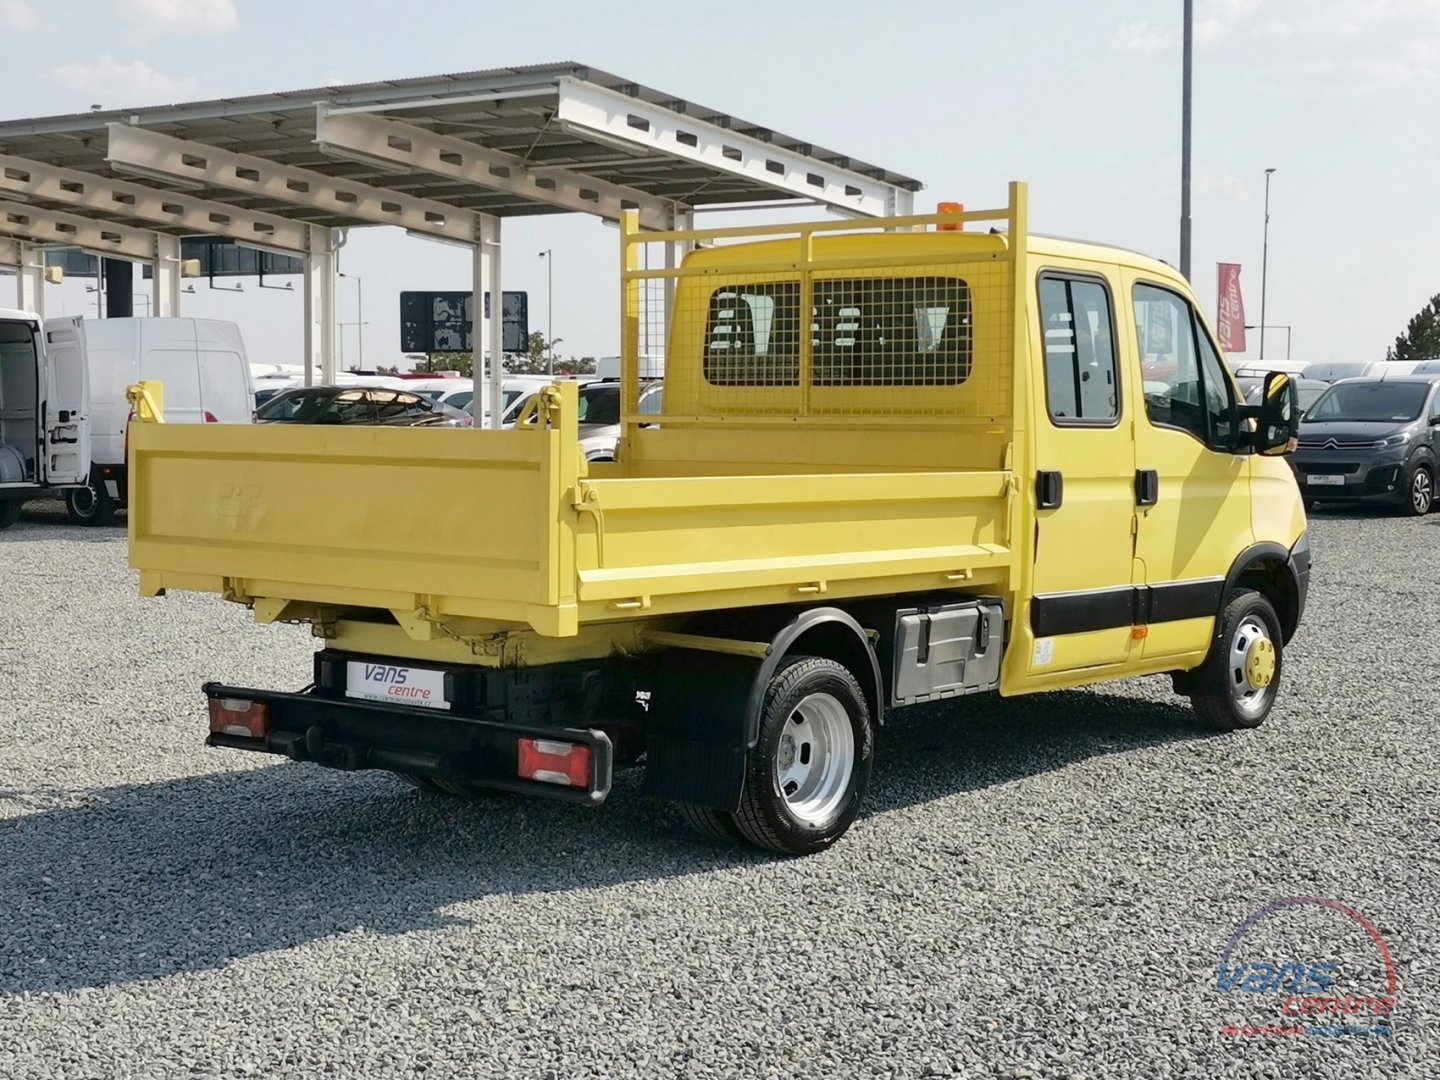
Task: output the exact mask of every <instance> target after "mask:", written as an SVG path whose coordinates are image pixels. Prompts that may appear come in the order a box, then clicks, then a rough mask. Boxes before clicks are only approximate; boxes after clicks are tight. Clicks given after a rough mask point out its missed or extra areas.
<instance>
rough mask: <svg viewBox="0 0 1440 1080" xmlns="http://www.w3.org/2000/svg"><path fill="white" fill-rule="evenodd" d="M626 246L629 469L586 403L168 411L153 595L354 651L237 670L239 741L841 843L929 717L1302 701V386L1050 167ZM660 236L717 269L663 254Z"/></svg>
mask: <svg viewBox="0 0 1440 1080" xmlns="http://www.w3.org/2000/svg"><path fill="white" fill-rule="evenodd" d="M621 238H622V239H621V242H622V248H623V262H622V272H621V273H622V288H621V293H622V305H623V306H622V318H623V321H622V354H623V358H624V363H623V375H622V378H621V386H620V392H621V402H622V405H621V421H622V424H623V430H622V435H621V439H620V443H619V446H618V449H617V453H616V457H617V458H618V460H617V461H615V462H604V463H599V462H597V463H587V462H586V460H585V457H584V455H583V454H582V453H581V452H580V449H579V436H578V423H579V422H580V421H581V420H582V419H583V418H582V417H580V416H579V415H578V409H579V404H580V401H579V398H578V397H577V393H576V387H575V386H574V385H573V384H565V385H557V386H553V387H550V388H548V389H547V390H545V391H544V392H543V393H542V394H541V395H540V396H539V398H537V400H536V402H535V403H534V404H532V405H531V406H530V408H529V410H528V411H529V413H530V415H529V416H528V417H527V418H526V419H525V420H524V421H522V422H521V423H520V424H518V425H517V426H516V427H515V428H514V429H511V430H506V431H495V430H465V429H459V430H450V429H447V430H435V429H424V428H403V429H395V428H378V427H377V428H348V427H305V426H279V425H273V426H272V425H266V426H234V425H200V424H194V425H168V424H164V423H157V422H143V421H145V420H150V421H154V420H159V419H160V416H159V415H158V413H159V410H158V408H157V407H155V405H154V403H153V396H152V395H151V394H150V393H149V392H148V391H147V390H146V388H144V387H137V388H136V389H135V393H134V396H135V398H136V400H137V408H138V409H139V413H140V415H141V419H142V422H140V423H137V424H135V425H134V426H133V428H132V432H131V437H130V453H131V470H132V471H131V476H132V477H134V479H135V483H134V491H135V494H136V497H135V499H134V501H133V502H132V506H131V510H130V526H129V527H130V553H131V561H132V564H133V565H134V566H135V567H136V568H138V569H139V571H140V583H141V589H142V591H143V592H144V593H145V594H147V595H158V594H160V593H163V592H164V591H166V590H168V589H192V590H202V591H207V592H216V593H220V594H222V595H223V596H224V597H226V598H227V599H230V600H234V601H237V602H240V603H244V604H248V605H250V606H251V607H252V608H253V609H254V613H255V618H256V620H257V621H258V622H261V623H270V622H276V621H286V622H293V621H300V622H307V623H309V624H310V625H311V626H312V628H313V631H314V633H315V635H316V636H318V637H320V638H323V639H324V647H323V649H321V650H320V651H319V652H317V653H316V655H315V674H314V683H313V685H312V686H310V687H308V688H307V689H305V690H302V691H299V692H293V693H292V692H282V691H276V690H259V689H248V688H242V687H234V686H221V685H216V684H207V685H206V686H205V687H204V693H205V695H206V696H207V698H208V699H209V709H210V736H209V743H210V744H211V745H213V746H225V747H233V748H235V749H241V750H253V751H259V752H263V753H270V754H283V755H286V756H288V757H290V758H292V759H294V760H296V761H308V762H314V763H315V764H318V765H323V766H328V767H331V768H338V769H385V770H390V771H393V772H395V773H397V774H400V775H401V776H402V777H404V778H406V779H407V780H409V781H411V782H413V783H415V784H417V785H419V786H422V787H426V788H431V789H436V788H440V789H444V790H447V791H451V792H455V793H461V794H473V793H479V792H483V791H489V790H496V789H503V790H509V791H518V792H526V793H531V794H542V795H551V796H556V797H560V798H568V799H573V800H577V801H582V802H594V803H598V802H600V801H601V800H603V799H604V798H605V796H606V794H607V793H608V792H609V790H610V786H611V778H612V774H613V772H614V770H615V769H617V768H620V767H623V766H625V765H628V764H633V763H636V762H641V761H643V767H644V770H645V790H646V792H647V793H648V794H649V795H651V796H653V797H656V798H660V799H665V800H669V801H672V802H675V803H678V804H680V805H681V806H683V807H684V808H685V812H686V814H687V815H688V816H689V817H690V819H691V820H692V821H693V822H694V823H695V824H697V825H698V826H699V827H701V828H702V829H704V830H706V831H708V832H710V833H712V834H714V835H721V836H731V837H737V838H743V839H745V840H749V841H751V842H753V843H756V844H759V845H762V846H764V847H768V848H772V849H775V850H778V851H783V852H794V853H804V852H810V851H816V850H819V849H821V848H824V847H825V846H827V845H829V844H831V843H833V842H834V841H835V840H836V839H837V838H839V837H840V836H841V835H842V834H843V833H844V832H845V830H846V829H847V828H848V827H849V826H850V824H851V822H853V821H854V820H855V817H856V814H857V813H858V811H859V809H860V805H861V802H862V800H863V799H864V797H865V792H866V787H867V785H868V782H869V778H870V771H871V765H872V763H873V761H874V756H875V754H876V752H877V745H878V744H877V735H878V733H879V731H880V728H881V725H882V724H883V722H884V719H885V717H886V714H887V713H888V712H889V711H890V710H892V709H897V708H900V707H901V706H904V705H910V704H914V703H917V702H929V701H937V700H940V699H944V698H950V697H957V696H960V695H965V694H972V693H978V692H981V691H990V690H998V691H999V692H1000V693H1001V694H1006V695H1014V694H1027V693H1034V692H1036V691H1044V690H1055V689H1060V688H1065V687H1074V686H1080V685H1082V684H1086V683H1095V682H1101V681H1104V680H1107V679H1117V678H1123V677H1126V676H1131V675H1140V674H1153V673H1167V672H1168V673H1171V674H1172V675H1173V677H1174V683H1175V687H1176V689H1177V691H1178V692H1180V693H1182V694H1186V695H1188V696H1189V697H1190V698H1191V699H1192V701H1193V702H1194V706H1195V709H1196V711H1197V713H1198V714H1199V717H1200V718H1201V719H1202V720H1203V721H1204V722H1206V723H1208V724H1211V725H1214V726H1216V727H1220V728H1226V729H1232V728H1245V727H1254V726H1256V725H1258V724H1259V723H1261V722H1262V721H1263V720H1264V719H1265V717H1266V715H1267V714H1268V713H1269V711H1270V709H1271V706H1272V704H1273V703H1274V701H1275V697H1276V693H1277V691H1278V688H1279V685H1280V675H1281V669H1282V662H1281V657H1282V653H1283V649H1284V644H1285V642H1286V641H1287V640H1289V638H1290V637H1291V635H1292V634H1293V633H1294V632H1295V628H1296V625H1297V623H1298V622H1299V620H1300V617H1301V612H1302V610H1303V608H1304V606H1305V593H1306V586H1307V582H1308V578H1309V566H1310V556H1309V546H1308V544H1307V542H1306V539H1305V516H1304V511H1303V509H1302V507H1301V501H1300V495H1299V492H1298V490H1297V489H1296V486H1295V481H1294V479H1293V478H1292V476H1291V472H1290V469H1289V468H1288V466H1287V465H1286V463H1285V461H1284V460H1283V459H1282V458H1281V457H1280V456H1279V455H1281V454H1283V453H1284V452H1285V450H1286V447H1287V445H1288V443H1289V440H1290V439H1291V438H1292V437H1293V429H1294V425H1295V422H1296V417H1297V410H1296V408H1295V402H1294V391H1293V389H1292V388H1291V387H1290V385H1289V382H1288V378H1287V377H1286V376H1284V375H1280V374H1276V375H1272V376H1270V377H1269V378H1268V380H1267V384H1266V386H1265V393H1264V398H1263V401H1262V403H1261V404H1260V405H1257V406H1246V405H1244V404H1242V401H1241V398H1240V397H1239V395H1238V394H1237V393H1236V390H1235V386H1234V384H1233V382H1232V380H1231V379H1230V377H1229V375H1228V374H1227V372H1226V369H1225V366H1224V365H1223V363H1222V362H1221V357H1220V353H1219V351H1218V350H1217V349H1216V347H1215V345H1214V344H1213V342H1214V338H1213V336H1212V335H1211V333H1210V331H1209V329H1208V328H1207V326H1206V324H1205V319H1204V317H1203V316H1202V314H1201V312H1200V308H1199V305H1198V304H1197V303H1196V302H1195V298H1194V295H1193V294H1192V293H1191V291H1190V289H1189V287H1188V286H1187V284H1186V282H1185V281H1184V279H1183V278H1181V277H1180V276H1179V275H1178V274H1176V273H1175V271H1174V270H1172V269H1171V268H1170V267H1168V266H1166V265H1165V264H1163V263H1161V262H1158V261H1156V260H1153V259H1149V258H1145V257H1142V256H1137V255H1134V254H1131V253H1129V252H1125V251H1120V250H1116V249H1114V248H1107V247H1099V246H1095V245H1091V244H1085V243H1078V242H1074V241H1068V240H1055V239H1047V238H1042V237H1039V236H1033V235H1030V234H1029V232H1028V231H1027V228H1026V190H1025V187H1024V186H1023V185H1021V184H1013V185H1011V187H1010V195H1009V205H1008V206H1006V207H1005V208H1003V209H999V210H988V211H969V212H961V211H951V212H947V213H942V214H936V215H921V216H914V217H906V218H892V219H886V220H878V221H865V222H857V221H828V222H823V223H818V224H808V225H787V226H783V227H765V228H759V227H757V228H729V229H707V230H694V231H685V232H671V233H644V234H641V233H639V232H638V231H637V226H636V222H635V220H634V218H633V215H632V216H629V217H628V219H627V220H626V221H624V222H622V228H621ZM655 242H660V243H669V244H675V245H684V246H685V248H686V249H688V254H686V255H685V257H684V258H683V260H680V264H679V265H678V267H677V266H671V267H669V268H666V269H659V270H655V269H641V268H640V265H641V258H640V255H641V251H642V249H643V246H644V245H645V244H646V243H655ZM662 324H663V325H665V326H666V328H667V330H666V334H667V336H666V338H665V340H666V343H667V347H666V351H665V356H666V366H665V376H664V387H663V397H662V398H661V399H660V400H659V401H656V400H655V396H654V395H653V392H652V395H651V397H650V398H647V401H649V402H650V404H648V405H647V407H646V410H645V411H644V412H640V411H639V409H638V407H637V403H638V401H639V395H640V391H641V385H640V379H639V372H638V371H637V368H636V359H637V357H638V356H639V355H640V352H641V349H640V340H641V328H642V326H643V327H644V328H645V329H646V330H647V332H648V333H647V336H649V337H651V338H653V337H654V335H655V334H656V333H658V332H659V328H660V327H661V326H662ZM657 406H658V408H657Z"/></svg>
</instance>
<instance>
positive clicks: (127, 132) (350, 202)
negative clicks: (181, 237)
mask: <svg viewBox="0 0 1440 1080" xmlns="http://www.w3.org/2000/svg"><path fill="white" fill-rule="evenodd" d="M105 126H106V130H107V131H108V132H109V138H110V144H109V149H108V151H107V152H106V155H105V160H106V161H108V162H109V163H110V164H111V165H113V166H114V167H115V168H117V169H120V170H122V171H123V170H127V169H128V170H130V171H131V172H135V173H138V174H140V175H144V176H157V177H161V178H163V179H167V180H169V181H170V182H172V183H179V184H190V185H192V186H193V185H200V186H204V187H222V188H229V189H230V190H231V191H240V192H244V193H245V194H247V195H257V196H260V197H261V198H265V199H272V200H274V201H276V202H283V203H290V204H291V205H293V206H303V207H305V208H307V209H310V210H319V211H321V212H323V213H327V214H334V215H336V216H339V217H347V218H357V219H359V220H361V221H369V222H372V223H374V224H376V225H396V226H398V227H400V228H402V229H408V230H409V231H410V232H414V233H420V234H421V235H424V236H432V237H435V238H437V239H441V240H453V241H456V242H458V243H462V244H473V243H475V241H476V227H475V215H474V214H473V213H471V212H470V211H467V210H462V209H460V208H459V207H456V206H450V205H449V204H447V203H442V202H436V201H435V200H433V199H421V198H417V197H415V196H413V195H405V194H402V193H401V192H398V191H390V190H388V189H386V188H379V187H374V186H373V185H370V184H363V183H359V182H358V181H354V180H342V179H339V178H337V177H333V176H326V175H325V174H324V173H318V172H315V171H313V170H311V169H297V168H294V167H292V166H289V165H279V164H277V163H275V162H273V161H266V160H265V159H264V158H258V157H252V156H251V155H249V154H237V153H235V152H234V151H231V150H221V149H220V148H218V147H214V146H209V145H207V144H205V143H199V142H192V141H190V140H187V139H176V138H173V137H171V136H169V135H161V134H160V133H159V132H156V131H147V130H145V129H144V128H138V127H132V126H130V125H128V124H107V125H105Z"/></svg>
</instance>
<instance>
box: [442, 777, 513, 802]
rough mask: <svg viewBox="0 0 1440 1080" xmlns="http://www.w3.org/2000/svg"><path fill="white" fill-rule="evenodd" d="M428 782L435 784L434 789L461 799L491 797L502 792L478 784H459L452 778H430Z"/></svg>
mask: <svg viewBox="0 0 1440 1080" xmlns="http://www.w3.org/2000/svg"><path fill="white" fill-rule="evenodd" d="M430 783H432V784H434V785H435V790H436V791H443V792H446V793H447V794H450V795H458V796H459V797H460V798H462V799H493V798H494V797H495V796H497V795H500V794H503V793H502V792H500V791H497V790H496V789H495V788H487V787H481V786H480V785H479V784H461V783H457V782H456V781H454V780H440V779H438V778H435V779H431V780H430Z"/></svg>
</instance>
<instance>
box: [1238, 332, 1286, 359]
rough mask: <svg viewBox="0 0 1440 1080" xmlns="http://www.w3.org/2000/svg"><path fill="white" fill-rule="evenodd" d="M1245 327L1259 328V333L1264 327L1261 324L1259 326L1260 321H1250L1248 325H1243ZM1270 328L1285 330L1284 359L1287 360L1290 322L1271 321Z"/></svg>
mask: <svg viewBox="0 0 1440 1080" xmlns="http://www.w3.org/2000/svg"><path fill="white" fill-rule="evenodd" d="M1245 329H1246V330H1259V331H1260V332H1261V333H1264V329H1263V328H1262V326H1261V324H1260V323H1252V324H1250V325H1247V326H1246V327H1245ZM1270 329H1272V330H1284V331H1285V359H1286V360H1289V359H1290V324H1289V323H1271V324H1270Z"/></svg>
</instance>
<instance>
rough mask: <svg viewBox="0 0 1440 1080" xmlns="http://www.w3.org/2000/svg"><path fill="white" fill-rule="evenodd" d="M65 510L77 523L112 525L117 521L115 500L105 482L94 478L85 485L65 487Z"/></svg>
mask: <svg viewBox="0 0 1440 1080" xmlns="http://www.w3.org/2000/svg"><path fill="white" fill-rule="evenodd" d="M65 512H66V513H67V514H69V515H70V520H71V521H73V522H74V523H75V524H76V525H110V524H112V523H113V522H114V521H115V500H114V499H112V498H111V497H110V495H109V493H108V492H107V491H106V490H105V485H104V484H103V483H97V482H96V481H95V480H94V479H93V478H92V479H91V480H90V482H89V483H88V484H86V485H85V486H84V487H77V488H66V489H65Z"/></svg>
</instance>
